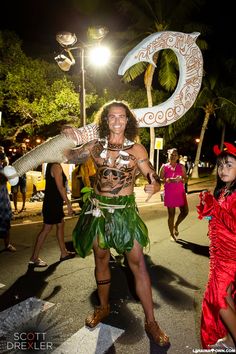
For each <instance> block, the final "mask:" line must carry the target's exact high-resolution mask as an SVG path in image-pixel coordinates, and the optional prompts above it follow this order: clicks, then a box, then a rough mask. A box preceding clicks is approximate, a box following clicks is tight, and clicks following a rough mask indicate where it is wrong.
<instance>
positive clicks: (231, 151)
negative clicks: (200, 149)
mask: <svg viewBox="0 0 236 354" xmlns="http://www.w3.org/2000/svg"><path fill="white" fill-rule="evenodd" d="M213 151H214V153H215V155H216V156H218V155H220V154H221V153H222V152H224V151H225V152H227V153H229V154H231V155H234V156H236V147H235V146H234V145H233V144H230V143H224V148H223V150H220V149H219V147H218V145H215V146H214V147H213Z"/></svg>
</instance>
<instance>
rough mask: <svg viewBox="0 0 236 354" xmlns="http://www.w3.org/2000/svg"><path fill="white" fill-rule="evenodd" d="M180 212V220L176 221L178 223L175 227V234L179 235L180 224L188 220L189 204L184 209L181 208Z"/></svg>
mask: <svg viewBox="0 0 236 354" xmlns="http://www.w3.org/2000/svg"><path fill="white" fill-rule="evenodd" d="M179 210H180V213H179V215H178V218H177V220H176V223H175V226H174V229H175V232H176V233H177V234H178V233H179V232H178V226H179V224H180V223H181V222H182V221H183V220H184V219H185V218H186V216H187V215H188V211H189V210H188V204H185V205H184V206H183V207H180V208H179Z"/></svg>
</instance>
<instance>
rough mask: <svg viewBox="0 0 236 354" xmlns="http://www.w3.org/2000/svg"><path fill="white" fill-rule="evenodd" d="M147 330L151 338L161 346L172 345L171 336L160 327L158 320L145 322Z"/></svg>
mask: <svg viewBox="0 0 236 354" xmlns="http://www.w3.org/2000/svg"><path fill="white" fill-rule="evenodd" d="M145 331H146V333H147V336H148V337H149V339H151V340H153V341H154V342H155V343H156V344H157V345H160V346H161V347H164V346H166V345H170V341H169V337H168V336H167V335H166V334H165V332H163V331H162V330H161V329H160V327H159V325H158V324H157V322H156V321H152V322H145Z"/></svg>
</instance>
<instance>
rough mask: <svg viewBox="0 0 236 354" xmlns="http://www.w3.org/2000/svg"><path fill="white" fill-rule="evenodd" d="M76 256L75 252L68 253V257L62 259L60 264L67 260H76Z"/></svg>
mask: <svg viewBox="0 0 236 354" xmlns="http://www.w3.org/2000/svg"><path fill="white" fill-rule="evenodd" d="M75 254H76V253H75V252H69V251H68V254H67V255H66V256H64V257H61V258H60V262H63V261H66V260H67V259H71V258H74V257H75Z"/></svg>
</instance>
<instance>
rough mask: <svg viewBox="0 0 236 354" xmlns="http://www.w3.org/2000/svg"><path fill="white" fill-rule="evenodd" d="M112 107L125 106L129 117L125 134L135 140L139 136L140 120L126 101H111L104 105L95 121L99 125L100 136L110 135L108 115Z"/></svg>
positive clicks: (129, 138) (102, 137)
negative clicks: (138, 120)
mask: <svg viewBox="0 0 236 354" xmlns="http://www.w3.org/2000/svg"><path fill="white" fill-rule="evenodd" d="M111 107H123V108H124V109H125V113H126V117H127V118H128V119H127V125H126V128H125V132H124V135H125V137H126V138H127V139H128V140H131V141H134V140H135V138H136V137H137V136H138V122H137V120H136V118H135V116H134V114H133V113H132V111H131V109H130V107H129V104H128V103H127V102H125V101H116V100H113V101H110V102H108V103H106V104H105V105H103V106H102V107H101V108H100V109H99V111H98V113H97V114H96V116H95V122H96V123H97V124H98V127H99V136H100V138H101V139H104V138H106V137H108V136H109V134H110V130H109V126H108V121H107V116H108V113H109V111H110V109H111Z"/></svg>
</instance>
